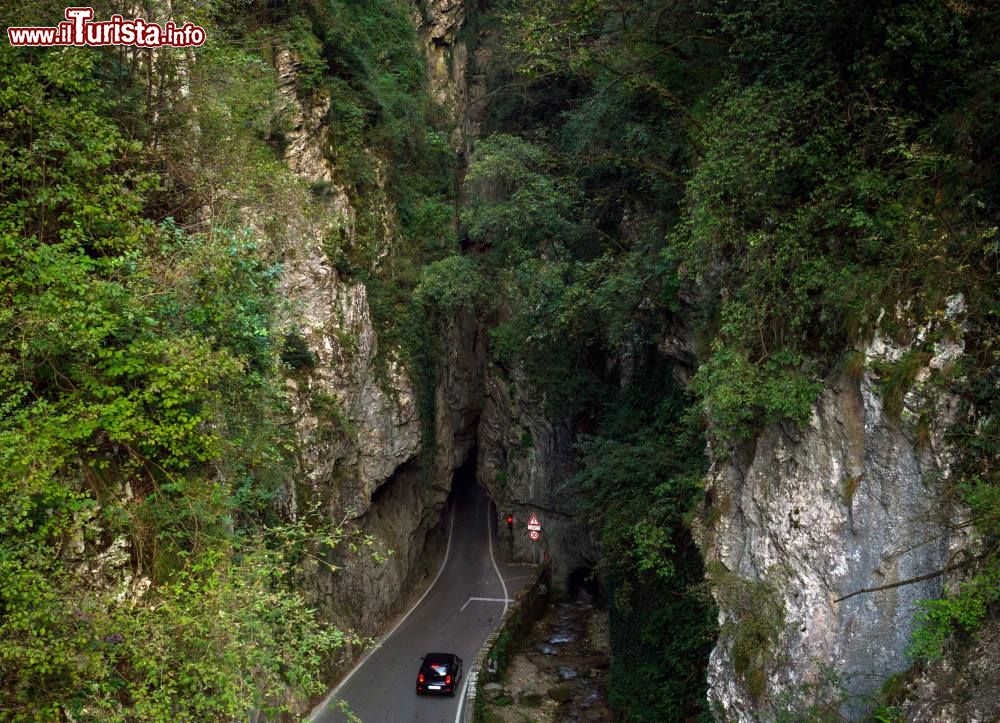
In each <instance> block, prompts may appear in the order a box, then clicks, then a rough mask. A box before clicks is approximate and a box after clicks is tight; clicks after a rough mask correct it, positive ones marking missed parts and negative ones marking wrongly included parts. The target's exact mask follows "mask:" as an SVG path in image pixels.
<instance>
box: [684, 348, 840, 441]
mask: <svg viewBox="0 0 1000 723" xmlns="http://www.w3.org/2000/svg"><path fill="white" fill-rule="evenodd" d="M802 363H803V362H802V359H801V357H799V356H798V355H795V354H792V353H788V352H779V353H778V354H775V356H774V357H773V358H772V359H769V360H767V361H766V362H765V363H764V364H762V365H754V364H751V363H750V362H749V360H748V359H747V358H746V357H745V356H744V355H743V354H741V353H740V352H738V351H733V350H730V349H721V348H719V349H717V350H716V352H715V354H713V355H712V356H711V357H710V358H709V359H708V361H707V362H706V363H705V364H704V365H702V366H701V367H700V368H699V369H698V373H697V375H696V376H695V379H694V386H695V389H696V390H697V391H698V392H699V393H700V394H701V395H702V397H703V398H704V399H705V409H706V412H707V416H708V418H709V420H711V422H712V424H713V431H714V433H715V434H716V437H717V438H719V439H721V440H724V439H729V438H730V437H731V436H737V437H738V436H748V435H750V434H751V433H752V432H753V430H754V429H756V428H758V427H759V425H760V424H761V422H767V423H774V422H780V421H782V420H785V419H790V420H792V421H795V422H798V423H799V424H804V423H805V422H807V421H808V420H809V415H810V413H811V410H812V403H813V401H814V400H815V398H816V396H817V395H818V394H819V392H820V390H821V389H822V384H821V383H820V382H819V381H818V380H816V379H814V378H811V377H810V375H808V374H805V373H803V372H802V370H801V365H802Z"/></svg>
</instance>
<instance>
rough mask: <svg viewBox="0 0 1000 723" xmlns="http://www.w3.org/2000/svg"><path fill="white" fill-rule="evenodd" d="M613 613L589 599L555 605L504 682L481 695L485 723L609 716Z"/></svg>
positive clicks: (533, 630)
mask: <svg viewBox="0 0 1000 723" xmlns="http://www.w3.org/2000/svg"><path fill="white" fill-rule="evenodd" d="M609 649H610V646H609V642H608V614H607V611H606V610H601V609H598V608H596V607H594V606H593V605H592V604H591V603H590V602H589V601H588V600H577V601H576V602H565V603H560V604H558V605H554V606H553V607H551V608H550V609H549V611H548V612H547V613H546V614H545V616H544V617H542V618H541V619H540V620H539V621H538V622H536V623H535V625H534V626H533V627H532V628H531V632H530V634H529V636H528V639H527V641H525V643H524V645H523V646H522V648H521V650H520V651H519V652H518V653H517V654H515V655H514V657H513V659H512V660H511V663H510V665H509V666H508V667H507V670H506V671H505V673H504V676H503V680H502V681H501V682H499V683H490V684H487V685H486V686H485V687H484V689H483V691H482V696H483V700H484V702H485V704H486V705H485V716H484V717H483V720H484V721H486V723H500V721H503V722H504V723H524V722H525V721H530V722H531V723H535V721H610V720H613V718H614V717H613V715H612V713H611V709H610V708H609V707H608V699H607V687H606V683H605V680H606V677H607V672H608V655H609Z"/></svg>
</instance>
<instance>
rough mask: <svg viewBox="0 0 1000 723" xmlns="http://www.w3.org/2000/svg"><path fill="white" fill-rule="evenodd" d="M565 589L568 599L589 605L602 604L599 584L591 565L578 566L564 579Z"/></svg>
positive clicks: (602, 599) (602, 598)
mask: <svg viewBox="0 0 1000 723" xmlns="http://www.w3.org/2000/svg"><path fill="white" fill-rule="evenodd" d="M566 589H567V591H568V592H569V596H570V599H572V600H576V601H578V602H585V603H589V604H591V605H603V604H604V597H603V595H602V594H601V584H600V582H599V581H598V579H597V573H596V572H594V568H592V567H578V568H576V569H575V570H573V572H571V573H570V574H569V577H568V578H567V579H566Z"/></svg>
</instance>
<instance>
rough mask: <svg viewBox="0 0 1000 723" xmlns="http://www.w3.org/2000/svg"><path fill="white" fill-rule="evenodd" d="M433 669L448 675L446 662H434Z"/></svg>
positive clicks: (440, 673) (439, 673)
mask: <svg viewBox="0 0 1000 723" xmlns="http://www.w3.org/2000/svg"><path fill="white" fill-rule="evenodd" d="M431 670H433V671H434V672H435V673H437V674H438V675H447V673H448V666H447V665H445V664H444V663H433V664H432V665H431Z"/></svg>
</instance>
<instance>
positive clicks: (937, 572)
mask: <svg viewBox="0 0 1000 723" xmlns="http://www.w3.org/2000/svg"><path fill="white" fill-rule="evenodd" d="M977 559H978V558H976V557H972V558H969V559H967V560H962V562H956V563H953V564H951V565H947V566H945V567H942V568H941V569H940V570H935V571H934V572H928V573H927V574H926V575H918V576H917V577H911V578H908V579H906V580H900V581H899V582H890V583H889V584H888V585H879V586H878V587H864V588H861V589H860V590H855V591H854V592H852V593H850V594H849V595H844V596H843V597H838V598H837V599H836V600H834V602H835V603H839V602H842V601H844V600H847V599H848V598H852V597H854V596H855V595H860V594H861V593H863V592H879V591H880V590H891V589H892V588H894V587H902V586H903V585H912V584H913V583H915V582H923V581H924V580H930V579H932V578H935V577H940V576H941V575H944V574H945V573H948V572H952V571H953V570H957V569H959V568H961V567H966V566H967V565H970V564H972V563H973V562H975V561H976V560H977Z"/></svg>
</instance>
